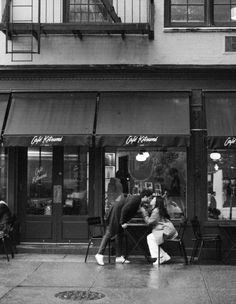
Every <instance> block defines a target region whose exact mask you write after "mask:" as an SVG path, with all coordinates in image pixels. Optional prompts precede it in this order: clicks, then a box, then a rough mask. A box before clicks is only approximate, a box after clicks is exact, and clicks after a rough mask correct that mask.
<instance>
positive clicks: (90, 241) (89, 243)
mask: <svg viewBox="0 0 236 304" xmlns="http://www.w3.org/2000/svg"><path fill="white" fill-rule="evenodd" d="M91 243H92V240H89V242H88V247H87V250H86V255H85V259H84V262H85V263H86V262H87V257H88V253H89V247H90V245H91Z"/></svg>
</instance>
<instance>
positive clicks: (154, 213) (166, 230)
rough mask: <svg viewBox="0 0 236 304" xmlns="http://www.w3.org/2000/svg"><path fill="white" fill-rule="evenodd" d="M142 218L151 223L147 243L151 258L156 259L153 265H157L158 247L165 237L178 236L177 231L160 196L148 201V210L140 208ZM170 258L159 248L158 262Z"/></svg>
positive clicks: (172, 237) (163, 261)
mask: <svg viewBox="0 0 236 304" xmlns="http://www.w3.org/2000/svg"><path fill="white" fill-rule="evenodd" d="M140 210H141V212H142V214H143V217H144V220H145V222H146V223H147V224H148V225H151V226H152V227H153V228H152V233H150V234H149V235H148V236H147V243H148V247H149V251H150V254H151V257H152V258H156V259H157V260H156V261H155V262H154V263H153V265H158V259H159V257H158V254H159V251H158V248H159V245H161V244H162V243H164V240H165V239H174V238H176V237H177V236H178V232H177V230H176V229H175V227H174V225H173V224H172V222H171V221H170V216H169V214H168V212H167V210H166V207H165V205H164V199H163V197H161V196H157V197H154V198H153V199H152V201H151V202H150V210H147V209H146V208H144V207H141V208H140ZM169 260H170V256H169V255H168V254H167V253H166V252H165V251H164V250H163V249H162V248H160V264H163V263H165V262H167V261H169Z"/></svg>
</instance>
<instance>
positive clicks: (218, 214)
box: [208, 151, 236, 219]
mask: <svg viewBox="0 0 236 304" xmlns="http://www.w3.org/2000/svg"><path fill="white" fill-rule="evenodd" d="M212 152H214V153H215V151H209V153H208V218H209V219H236V153H235V152H230V151H218V152H219V158H218V159H213V157H212Z"/></svg>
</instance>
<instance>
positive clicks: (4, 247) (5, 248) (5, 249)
mask: <svg viewBox="0 0 236 304" xmlns="http://www.w3.org/2000/svg"><path fill="white" fill-rule="evenodd" d="M2 243H3V249H4V252H5V254H6V257H7V261H8V262H9V256H8V252H7V246H6V243H5V239H4V238H3V239H2Z"/></svg>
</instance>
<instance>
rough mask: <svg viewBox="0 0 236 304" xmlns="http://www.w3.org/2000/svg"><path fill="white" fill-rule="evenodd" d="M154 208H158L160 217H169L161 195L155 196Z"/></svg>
mask: <svg viewBox="0 0 236 304" xmlns="http://www.w3.org/2000/svg"><path fill="white" fill-rule="evenodd" d="M155 207H156V208H158V210H159V214H160V217H161V218H164V219H168V220H169V219H170V216H169V214H168V212H167V209H166V207H165V202H164V198H163V197H161V196H157V197H156V205H155Z"/></svg>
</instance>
